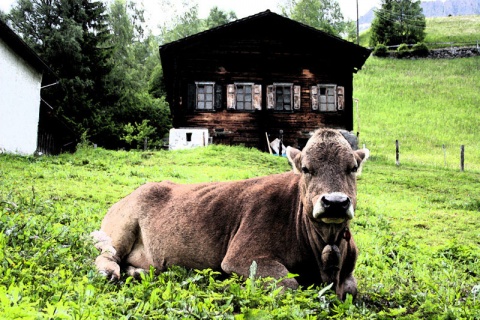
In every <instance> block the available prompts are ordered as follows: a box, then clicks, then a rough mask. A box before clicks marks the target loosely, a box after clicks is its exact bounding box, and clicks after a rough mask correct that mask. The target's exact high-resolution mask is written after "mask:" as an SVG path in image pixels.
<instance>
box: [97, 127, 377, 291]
mask: <svg viewBox="0 0 480 320" xmlns="http://www.w3.org/2000/svg"><path fill="white" fill-rule="evenodd" d="M287 154H288V158H289V160H290V162H291V163H292V165H293V171H291V172H287V173H282V174H276V175H271V176H266V177H260V178H253V179H248V180H241V181H232V182H213V183H200V184H191V185H181V184H176V183H172V182H169V181H164V182H161V183H148V184H145V185H143V186H141V187H139V188H138V189H137V190H135V191H134V192H133V193H131V194H130V195H128V196H127V197H125V198H124V199H122V200H120V201H119V202H117V203H116V204H114V205H113V206H112V207H111V209H110V210H109V211H108V212H107V214H106V216H105V218H104V219H103V222H102V226H101V230H100V231H97V232H95V233H94V237H95V238H96V241H97V242H96V247H97V248H98V249H99V250H100V251H101V254H100V255H99V256H98V257H97V259H96V266H97V268H98V270H99V271H100V272H101V273H103V274H105V275H106V276H108V277H109V278H112V279H119V278H120V269H121V267H122V268H124V269H125V271H126V272H127V274H129V275H132V276H138V274H139V273H140V272H143V271H144V270H148V269H149V267H150V266H153V267H155V269H156V270H157V271H162V270H165V269H166V268H168V267H169V266H171V265H179V266H184V267H187V268H195V269H202V268H212V269H214V270H221V271H223V272H225V273H227V274H230V273H232V272H235V273H237V274H240V275H243V276H248V274H249V267H250V265H251V264H252V262H253V261H256V263H257V268H258V269H257V276H261V277H266V276H272V277H275V278H283V277H285V276H287V274H288V273H294V274H298V277H296V278H295V279H292V278H289V279H285V280H283V281H282V285H284V286H286V287H290V288H297V287H298V285H299V284H300V285H304V286H308V285H311V284H322V283H333V284H334V286H333V288H334V289H335V292H336V294H337V295H338V297H339V298H344V297H345V294H346V293H350V294H352V295H355V294H356V291H357V285H356V280H355V278H354V277H353V275H352V272H353V269H354V267H355V262H356V259H357V248H356V245H355V243H354V241H353V237H352V236H351V233H350V230H349V223H350V220H351V219H352V218H353V217H354V210H355V205H356V174H357V171H358V170H359V168H360V165H361V164H362V163H363V162H364V161H365V159H366V158H367V157H368V150H366V149H364V150H358V151H354V150H352V148H351V147H350V145H349V143H348V142H347V141H346V140H345V138H344V137H343V136H342V135H341V134H340V133H338V132H337V131H334V130H326V129H321V130H318V131H316V132H315V134H314V135H313V136H312V138H310V140H309V141H308V143H307V145H306V146H305V148H304V150H303V151H299V150H297V149H294V148H288V150H287Z"/></svg>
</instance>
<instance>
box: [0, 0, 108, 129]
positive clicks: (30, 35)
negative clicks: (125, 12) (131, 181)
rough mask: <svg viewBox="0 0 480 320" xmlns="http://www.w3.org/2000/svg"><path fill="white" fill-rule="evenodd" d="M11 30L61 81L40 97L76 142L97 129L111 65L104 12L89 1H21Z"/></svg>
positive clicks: (12, 13)
mask: <svg viewBox="0 0 480 320" xmlns="http://www.w3.org/2000/svg"><path fill="white" fill-rule="evenodd" d="M8 20H10V21H11V22H12V23H11V25H12V27H13V29H14V30H15V31H16V32H17V33H18V34H20V35H21V36H22V37H23V39H24V41H25V42H27V43H28V44H29V45H30V46H31V47H32V48H33V49H34V50H35V51H36V52H37V54H38V55H39V56H40V57H41V58H42V59H43V60H44V61H45V62H46V63H47V64H48V65H49V66H50V67H51V68H52V69H53V70H54V71H55V72H56V74H57V75H58V76H59V78H60V80H59V84H58V85H56V86H52V87H49V88H48V89H47V90H44V91H42V96H43V97H44V98H45V100H47V101H48V102H49V103H50V104H51V105H53V106H54V107H55V111H56V113H57V115H58V116H60V117H61V118H63V119H65V120H66V121H67V122H68V123H69V126H70V127H71V128H72V129H73V130H74V132H75V133H76V135H77V137H80V135H81V134H82V133H84V132H85V131H87V130H88V131H89V134H91V135H96V134H97V133H98V129H99V128H100V127H101V125H102V124H101V119H102V114H103V112H104V110H103V107H104V105H105V103H104V102H105V101H104V98H105V96H106V94H105V91H104V81H105V77H106V75H108V74H109V72H110V70H111V68H112V65H111V61H110V57H111V54H112V50H111V47H110V46H109V40H110V34H109V31H108V25H107V20H106V15H105V6H104V5H103V3H101V2H98V1H89V0H50V1H40V0H19V2H18V3H17V5H16V6H15V7H14V8H12V10H11V11H10V13H9V14H8Z"/></svg>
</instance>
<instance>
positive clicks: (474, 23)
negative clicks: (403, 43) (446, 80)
mask: <svg viewBox="0 0 480 320" xmlns="http://www.w3.org/2000/svg"><path fill="white" fill-rule="evenodd" d="M425 20H426V23H427V25H426V28H425V33H426V37H425V40H424V41H423V42H425V43H427V44H428V45H429V48H442V47H450V45H448V44H447V45H433V44H432V43H442V42H456V43H468V46H474V45H475V44H476V43H477V41H480V15H471V16H455V17H453V16H452V17H439V18H426V19H425ZM370 33H371V31H370V29H368V30H365V31H363V32H362V33H361V34H360V45H362V46H364V47H369V46H370V45H369V41H370ZM399 44H400V43H399ZM455 46H459V45H455ZM460 46H461V45H460Z"/></svg>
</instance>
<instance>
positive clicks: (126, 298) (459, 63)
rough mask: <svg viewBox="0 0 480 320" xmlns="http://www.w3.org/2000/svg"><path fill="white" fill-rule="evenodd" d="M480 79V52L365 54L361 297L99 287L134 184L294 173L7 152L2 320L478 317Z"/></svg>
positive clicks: (149, 281) (169, 275)
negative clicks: (115, 217) (94, 236)
mask: <svg viewBox="0 0 480 320" xmlns="http://www.w3.org/2000/svg"><path fill="white" fill-rule="evenodd" d="M479 71H480V58H479V57H476V58H466V59H457V60H425V59H420V60H392V59H378V58H374V57H371V58H369V59H368V60H367V63H366V65H365V66H364V68H363V69H362V70H361V71H360V72H359V73H358V74H356V75H355V78H354V96H355V97H356V98H358V99H359V101H360V109H359V116H360V118H359V119H360V122H358V121H357V120H358V119H357V118H356V115H355V122H356V123H355V126H356V129H357V128H358V124H360V137H361V143H365V144H366V146H367V147H368V148H369V149H370V150H371V153H372V156H371V158H370V159H369V160H368V161H367V163H366V166H365V169H364V171H363V175H362V177H361V178H360V180H359V182H358V208H357V212H356V217H355V219H354V220H353V221H352V233H353V236H354V238H355V240H356V242H357V245H358V247H359V249H360V256H359V259H358V262H357V266H356V270H355V275H356V277H357V280H358V286H359V295H358V297H357V299H356V300H355V301H351V299H347V300H346V301H345V302H340V301H338V300H337V299H336V298H335V296H334V294H332V292H331V291H322V289H323V288H322V287H319V288H303V289H302V290H295V291H290V290H287V291H286V292H283V293H282V292H281V289H280V288H278V287H277V284H276V282H272V281H268V280H269V279H258V280H255V279H253V278H249V279H243V280H242V279H239V278H238V277H235V276H233V277H228V278H226V279H225V278H222V277H220V276H219V275H218V274H216V273H214V272H212V271H210V270H203V271H196V270H185V269H183V268H180V267H176V268H172V269H170V270H169V271H168V272H165V273H162V274H161V275H159V276H154V275H153V273H150V274H147V275H145V276H144V277H143V279H142V280H141V281H135V280H132V279H131V278H124V279H123V280H122V282H120V283H110V282H108V281H106V280H105V279H104V278H102V277H101V276H99V275H98V274H97V272H96V270H95V267H94V259H95V257H96V256H97V254H98V252H97V250H96V249H95V248H94V247H93V244H92V242H91V240H90V237H89V234H90V232H92V231H94V230H97V229H98V228H99V226H100V222H101V220H102V218H103V216H104V215H105V212H106V210H107V209H108V208H109V207H110V206H111V205H112V204H113V203H115V202H116V201H118V200H119V199H121V198H122V197H124V196H125V195H127V194H129V193H130V192H131V191H133V190H134V189H135V188H137V187H138V186H139V185H141V184H143V183H145V182H147V181H160V180H164V179H169V180H173V181H176V182H181V183H194V182H200V181H219V180H232V179H244V178H250V177H254V176H261V175H267V174H272V173H277V172H284V171H287V170H289V166H288V164H287V161H286V159H285V158H279V157H272V156H270V155H268V154H265V153H261V152H259V151H257V150H252V149H246V148H242V147H227V146H209V147H207V148H199V149H194V150H183V151H171V152H169V151H155V152H136V151H130V152H126V151H107V150H103V149H93V148H91V147H81V148H80V149H79V150H78V151H77V152H76V153H75V154H62V155H60V156H56V157H52V156H44V157H19V156H12V155H4V154H0V318H1V319H146V318H148V319H199V318H201V319H215V318H216V319H317V318H320V319H322V318H336V319H480V219H479V212H480V192H479V186H480V144H479V141H478V138H479V135H478V133H477V132H478V128H479V125H480V110H479V108H480V106H479V104H478V102H479V101H480V96H479V94H480V93H479V91H480V90H478V88H480V78H479V77H478V74H479ZM396 139H398V140H399V141H400V146H401V149H400V152H401V158H400V161H401V165H400V166H399V167H397V166H396V165H395V140H396ZM461 144H463V145H465V159H466V163H465V167H466V170H465V172H460V170H459V169H458V167H459V147H460V145H461ZM442 145H445V146H446V158H444V153H443V149H442ZM445 160H446V164H445Z"/></svg>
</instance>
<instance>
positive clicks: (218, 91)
mask: <svg viewBox="0 0 480 320" xmlns="http://www.w3.org/2000/svg"><path fill="white" fill-rule="evenodd" d="M221 108H222V86H221V85H219V84H216V85H215V109H221Z"/></svg>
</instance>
